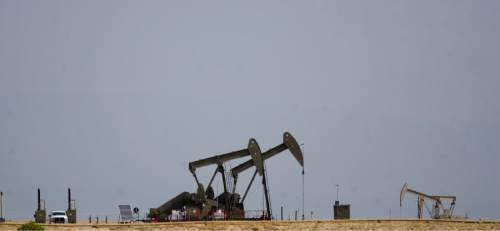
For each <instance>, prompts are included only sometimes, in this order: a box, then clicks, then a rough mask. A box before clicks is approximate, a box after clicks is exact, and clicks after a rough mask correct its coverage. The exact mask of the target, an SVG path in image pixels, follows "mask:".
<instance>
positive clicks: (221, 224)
mask: <svg viewBox="0 0 500 231" xmlns="http://www.w3.org/2000/svg"><path fill="white" fill-rule="evenodd" d="M21 224H22V223H20V222H17V223H16V222H8V223H5V224H0V230H2V231H3V230H16V229H17V227H19V226H20V225H21ZM44 228H45V230H49V231H50V230H71V231H80V230H103V231H105V230H252V231H255V230H499V231H500V221H439V220H438V221H437V220H345V221H338V220H337V221H209V222H173V223H155V224H99V225H97V224H66V225H53V224H52V225H48V224H47V225H44Z"/></svg>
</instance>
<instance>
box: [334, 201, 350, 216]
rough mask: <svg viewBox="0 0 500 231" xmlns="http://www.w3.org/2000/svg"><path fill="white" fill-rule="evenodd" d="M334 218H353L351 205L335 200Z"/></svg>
mask: <svg viewBox="0 0 500 231" xmlns="http://www.w3.org/2000/svg"><path fill="white" fill-rule="evenodd" d="M333 218H334V219H335V220H338V219H350V218H351V205H349V204H342V205H341V204H340V202H339V201H335V204H334V205H333Z"/></svg>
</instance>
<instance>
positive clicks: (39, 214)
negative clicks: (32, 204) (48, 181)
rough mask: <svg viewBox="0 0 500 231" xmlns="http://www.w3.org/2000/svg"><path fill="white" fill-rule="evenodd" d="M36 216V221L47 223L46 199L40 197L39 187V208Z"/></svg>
mask: <svg viewBox="0 0 500 231" xmlns="http://www.w3.org/2000/svg"><path fill="white" fill-rule="evenodd" d="M34 217H35V222H36V223H45V221H46V219H47V213H46V212H45V200H42V199H41V198H40V189H38V198H37V209H36V211H35V215H34Z"/></svg>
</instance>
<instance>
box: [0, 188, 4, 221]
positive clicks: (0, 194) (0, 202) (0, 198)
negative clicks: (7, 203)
mask: <svg viewBox="0 0 500 231" xmlns="http://www.w3.org/2000/svg"><path fill="white" fill-rule="evenodd" d="M3 222H5V218H4V217H3V192H0V223H3Z"/></svg>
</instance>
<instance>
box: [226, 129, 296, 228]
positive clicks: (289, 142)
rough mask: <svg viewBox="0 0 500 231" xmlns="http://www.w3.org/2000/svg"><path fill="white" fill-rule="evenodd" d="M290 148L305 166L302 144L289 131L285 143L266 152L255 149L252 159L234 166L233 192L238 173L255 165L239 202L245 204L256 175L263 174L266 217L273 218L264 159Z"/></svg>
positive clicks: (286, 133)
mask: <svg viewBox="0 0 500 231" xmlns="http://www.w3.org/2000/svg"><path fill="white" fill-rule="evenodd" d="M287 149H288V150H290V152H291V153H292V155H293V156H294V157H295V159H296V160H297V161H298V162H299V164H300V166H302V167H304V156H303V155H302V151H301V150H300V146H299V144H298V143H297V141H296V140H295V138H294V137H293V136H292V134H290V133H289V132H285V133H284V134H283V143H281V144H279V145H277V146H276V147H273V148H271V149H269V150H267V151H266V152H264V153H262V154H261V153H260V149H254V150H253V151H254V152H252V153H251V156H252V160H248V161H246V162H244V163H242V164H240V165H238V166H236V167H234V168H232V169H231V175H232V176H233V179H234V185H233V192H235V191H236V183H237V180H238V175H239V174H240V173H241V172H243V171H245V170H247V169H249V168H251V167H252V166H255V172H254V174H253V176H252V178H251V180H250V183H248V186H247V188H246V190H245V193H244V194H243V198H241V201H239V203H238V204H243V202H244V201H245V198H246V196H247V194H248V191H249V190H250V187H251V186H252V183H253V181H254V179H255V176H256V175H257V173H258V174H259V176H262V186H263V188H264V196H265V200H266V212H267V215H266V217H265V219H271V218H272V212H271V205H270V195H269V188H268V184H267V180H266V172H265V171H266V169H265V164H264V161H265V160H267V159H269V158H271V157H273V156H275V155H277V154H279V153H281V152H283V151H285V150H287Z"/></svg>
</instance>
